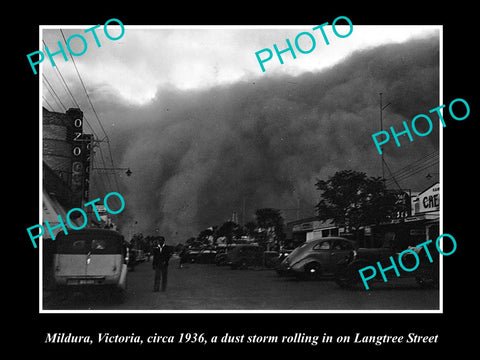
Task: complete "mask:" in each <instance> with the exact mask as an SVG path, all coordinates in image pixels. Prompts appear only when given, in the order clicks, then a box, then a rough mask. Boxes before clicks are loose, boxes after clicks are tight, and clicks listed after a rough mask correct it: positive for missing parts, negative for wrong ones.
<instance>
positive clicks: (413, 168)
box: [386, 151, 439, 185]
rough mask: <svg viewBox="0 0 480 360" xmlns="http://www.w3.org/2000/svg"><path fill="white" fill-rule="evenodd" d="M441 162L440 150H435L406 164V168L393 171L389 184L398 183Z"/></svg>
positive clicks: (388, 180)
mask: <svg viewBox="0 0 480 360" xmlns="http://www.w3.org/2000/svg"><path fill="white" fill-rule="evenodd" d="M438 163H439V157H438V151H434V152H432V153H430V154H428V155H426V156H424V157H422V158H420V159H418V160H416V161H414V162H412V163H410V164H409V165H407V166H405V167H404V168H402V169H400V170H398V171H396V172H394V173H391V174H390V175H391V178H389V179H387V180H386V182H388V185H392V184H393V183H394V182H395V183H397V184H398V182H399V181H403V180H406V179H408V178H410V177H412V176H413V175H416V174H418V173H419V172H421V171H424V170H426V169H428V168H430V167H432V166H435V165H437V164H438Z"/></svg>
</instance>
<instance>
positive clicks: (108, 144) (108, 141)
mask: <svg viewBox="0 0 480 360" xmlns="http://www.w3.org/2000/svg"><path fill="white" fill-rule="evenodd" d="M59 30H60V33H61V34H62V37H63V40H64V42H65V44H67V40H66V38H65V35H64V34H63V31H62V29H59ZM70 58H71V59H72V62H73V66H74V67H75V71H76V72H77V75H78V78H79V80H80V83H81V85H82V87H83V90H84V92H85V95H86V97H87V100H88V102H89V104H90V106H91V108H92V111H93V113H94V114H95V117H96V119H97V121H98V124H99V125H100V128H101V130H102V132H103V134H104V135H105V137H104V139H102V140H101V141H104V140H106V142H107V148H108V152H109V154H110V164H111V166H112V168H114V167H115V166H114V163H113V156H112V150H111V147H110V139H109V137H108V135H107V132H106V131H105V128H104V127H103V124H102V122H101V121H100V118H99V116H98V114H97V111H96V110H95V107H94V106H93V103H92V101H91V99H90V96H89V95H88V91H87V88H86V86H85V83H84V82H83V80H82V77H81V75H80V72H79V71H78V68H77V64H76V62H75V59H74V58H73V56H72V54H70ZM114 180H115V184H116V186H117V190H119V189H120V186H119V184H118V180H117V177H114Z"/></svg>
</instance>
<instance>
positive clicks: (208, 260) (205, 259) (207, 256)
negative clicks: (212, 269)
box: [194, 247, 217, 264]
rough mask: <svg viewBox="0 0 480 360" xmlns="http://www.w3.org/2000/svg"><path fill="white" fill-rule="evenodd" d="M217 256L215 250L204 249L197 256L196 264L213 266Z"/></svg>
mask: <svg viewBox="0 0 480 360" xmlns="http://www.w3.org/2000/svg"><path fill="white" fill-rule="evenodd" d="M215 255H217V251H216V250H215V249H213V248H209V247H207V248H203V249H201V250H200V251H199V253H198V254H197V255H196V256H195V258H194V260H195V261H194V262H196V263H199V264H213V263H214V262H215Z"/></svg>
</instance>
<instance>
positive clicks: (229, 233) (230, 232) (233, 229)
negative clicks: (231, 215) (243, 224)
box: [215, 221, 239, 245]
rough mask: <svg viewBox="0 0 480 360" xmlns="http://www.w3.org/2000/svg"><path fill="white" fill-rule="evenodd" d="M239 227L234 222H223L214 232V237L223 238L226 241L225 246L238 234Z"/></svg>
mask: <svg viewBox="0 0 480 360" xmlns="http://www.w3.org/2000/svg"><path fill="white" fill-rule="evenodd" d="M238 229H239V225H238V224H237V223H236V222H234V221H226V222H224V223H223V224H222V225H221V226H220V227H219V228H218V229H217V231H216V232H215V236H216V237H217V238H218V237H221V236H225V237H226V239H227V245H229V244H231V243H232V240H233V237H234V236H235V235H236V234H237V233H238Z"/></svg>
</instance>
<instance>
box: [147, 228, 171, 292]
mask: <svg viewBox="0 0 480 360" xmlns="http://www.w3.org/2000/svg"><path fill="white" fill-rule="evenodd" d="M152 253H153V260H152V267H153V270H155V280H154V284H153V291H159V290H160V282H161V290H162V291H165V289H166V288H167V276H168V261H169V260H170V255H171V252H170V248H169V247H168V246H166V245H165V238H164V237H163V236H160V237H159V238H158V240H155V241H154V245H153V249H152Z"/></svg>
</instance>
